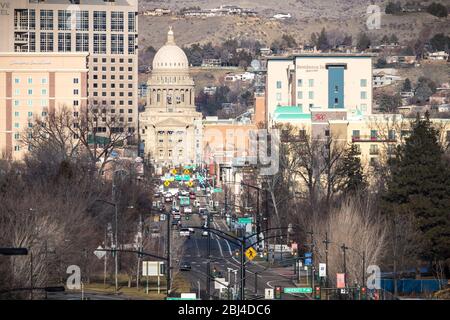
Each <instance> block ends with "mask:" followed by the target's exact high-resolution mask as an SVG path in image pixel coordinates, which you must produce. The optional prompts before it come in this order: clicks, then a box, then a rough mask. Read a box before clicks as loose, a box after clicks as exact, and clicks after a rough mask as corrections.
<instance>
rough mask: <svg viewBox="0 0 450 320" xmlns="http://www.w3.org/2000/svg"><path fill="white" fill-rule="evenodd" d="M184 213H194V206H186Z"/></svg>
mask: <svg viewBox="0 0 450 320" xmlns="http://www.w3.org/2000/svg"><path fill="white" fill-rule="evenodd" d="M184 213H192V208H191V207H185V208H184Z"/></svg>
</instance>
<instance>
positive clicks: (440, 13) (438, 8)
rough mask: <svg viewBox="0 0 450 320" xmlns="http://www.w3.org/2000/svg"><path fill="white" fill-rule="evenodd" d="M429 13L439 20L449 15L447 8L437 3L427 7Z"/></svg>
mask: <svg viewBox="0 0 450 320" xmlns="http://www.w3.org/2000/svg"><path fill="white" fill-rule="evenodd" d="M427 12H428V13H429V14H432V15H433V16H436V17H439V18H445V17H447V15H448V10H447V7H445V6H444V5H442V4H440V3H436V2H433V3H432V4H430V5H429V6H428V7H427Z"/></svg>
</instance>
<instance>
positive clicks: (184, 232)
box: [180, 228, 191, 237]
mask: <svg viewBox="0 0 450 320" xmlns="http://www.w3.org/2000/svg"><path fill="white" fill-rule="evenodd" d="M180 236H181V237H190V236H191V231H189V229H185V228H183V229H181V230H180Z"/></svg>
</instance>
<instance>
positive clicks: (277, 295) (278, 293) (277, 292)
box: [275, 287, 281, 300]
mask: <svg viewBox="0 0 450 320" xmlns="http://www.w3.org/2000/svg"><path fill="white" fill-rule="evenodd" d="M275 299H277V300H281V287H275Z"/></svg>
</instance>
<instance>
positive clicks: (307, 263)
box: [305, 258, 312, 266]
mask: <svg viewBox="0 0 450 320" xmlns="http://www.w3.org/2000/svg"><path fill="white" fill-rule="evenodd" d="M310 265H312V259H311V258H306V259H305V266H310Z"/></svg>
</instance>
